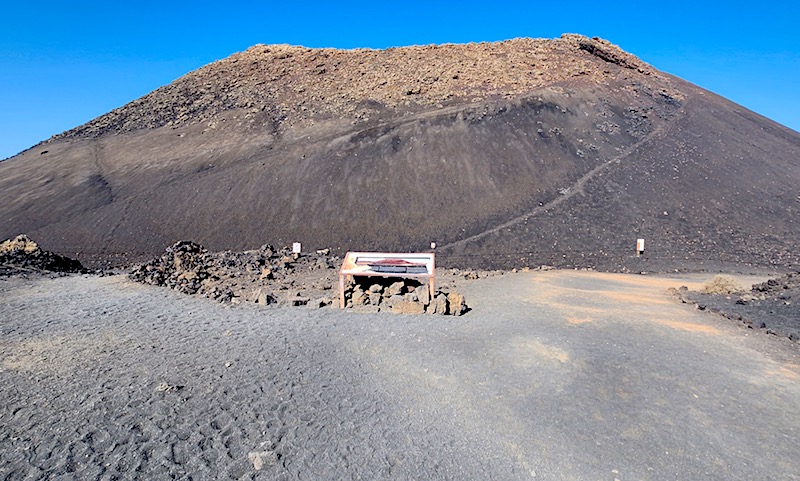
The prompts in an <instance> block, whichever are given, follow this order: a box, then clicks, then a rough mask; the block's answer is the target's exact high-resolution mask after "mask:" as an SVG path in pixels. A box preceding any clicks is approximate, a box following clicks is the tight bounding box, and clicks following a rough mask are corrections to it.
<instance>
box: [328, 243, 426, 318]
mask: <svg viewBox="0 0 800 481" xmlns="http://www.w3.org/2000/svg"><path fill="white" fill-rule="evenodd" d="M434 268H435V266H434V254H433V253H405V254H402V253H393V252H348V253H347V254H346V255H345V256H344V261H342V268H341V269H340V270H339V302H340V304H339V305H340V306H341V307H342V308H344V278H345V277H346V276H381V277H411V278H423V279H428V288H429V290H430V293H431V296H432V295H433V293H434V291H433V277H434Z"/></svg>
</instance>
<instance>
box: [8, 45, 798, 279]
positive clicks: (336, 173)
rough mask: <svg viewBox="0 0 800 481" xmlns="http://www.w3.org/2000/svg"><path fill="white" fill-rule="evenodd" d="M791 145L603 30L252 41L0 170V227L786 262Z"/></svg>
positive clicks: (129, 251) (678, 263)
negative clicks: (370, 42)
mask: <svg viewBox="0 0 800 481" xmlns="http://www.w3.org/2000/svg"><path fill="white" fill-rule="evenodd" d="M798 152H800V134H797V133H796V132H793V131H790V130H788V129H785V128H783V127H781V126H779V125H777V124H775V123H773V122H771V121H769V120H767V119H764V118H762V117H759V116H757V115H755V114H753V113H751V112H748V111H746V110H744V109H742V108H741V107H739V106H736V105H734V104H732V103H730V102H727V101H726V100H724V99H722V98H719V97H717V96H715V95H713V94H710V93H708V92H705V91H703V90H701V89H698V88H696V87H694V86H692V85H690V84H687V83H685V82H683V81H681V80H679V79H675V78H673V77H670V76H669V75H666V74H663V73H660V72H658V71H656V70H655V69H653V68H652V67H650V66H648V65H646V64H644V63H642V62H641V61H639V60H638V59H636V58H635V57H633V56H631V55H629V54H627V53H625V52H622V51H621V50H619V49H618V48H616V47H615V46H613V45H610V44H608V43H607V42H604V41H602V40H596V39H595V40H591V39H588V38H585V37H580V36H575V35H567V36H564V37H562V38H561V39H556V40H530V39H519V40H513V41H508V42H502V43H496V44H470V45H442V46H429V47H407V48H397V49H389V50H385V51H374V50H353V51H339V50H331V49H321V50H312V49H304V48H300V47H288V46H256V47H253V48H251V49H248V50H247V51H245V52H242V53H239V54H236V55H233V56H231V57H229V58H227V59H224V60H221V61H219V62H215V63H213V64H210V65H208V66H206V67H203V68H201V69H199V70H197V71H195V72H192V73H190V74H188V75H186V76H184V77H182V78H181V79H178V80H177V81H175V82H174V83H172V84H170V85H167V86H165V87H162V88H160V89H158V90H156V91H154V92H153V93H151V94H149V95H147V96H145V97H142V98H141V99H138V100H136V101H134V102H132V103H130V104H128V105H126V106H124V107H122V108H120V109H117V110H115V111H112V112H110V113H109V114H106V115H104V116H102V117H99V118H98V119H95V120H94V121H92V122H89V123H88V124H86V125H83V126H80V127H77V128H76V129H73V130H71V131H68V132H65V133H64V134H61V135H58V136H56V137H54V138H53V139H51V140H50V141H48V142H46V143H43V144H41V145H39V146H36V147H35V148H32V149H30V150H28V151H26V152H24V153H22V154H20V155H18V156H16V157H14V158H12V159H9V160H7V161H5V162H2V163H0V192H2V194H0V196H2V202H0V218H2V219H3V223H2V228H0V236H5V237H10V236H12V235H15V234H17V233H19V232H26V233H28V234H29V235H31V236H33V237H34V238H36V239H37V240H40V241H41V243H42V244H43V245H44V246H46V247H47V248H48V249H50V250H55V251H58V252H63V253H69V254H72V255H75V254H76V253H77V252H81V253H82V255H81V258H82V259H87V260H91V259H90V258H89V257H90V256H99V257H101V258H109V257H115V256H119V258H120V259H123V260H127V259H131V258H136V257H137V256H141V255H147V256H150V255H152V254H154V253H157V252H160V251H161V250H162V249H163V248H164V246H166V245H169V244H171V243H172V242H173V241H175V240H177V239H186V238H188V239H192V240H195V241H197V242H199V243H201V244H204V245H206V246H207V247H208V248H210V249H242V248H252V247H257V246H258V245H261V244H263V243H266V242H269V243H273V244H277V245H285V244H286V243H288V242H291V241H295V240H297V241H301V242H303V243H304V244H305V245H306V246H307V247H324V246H332V247H334V248H340V249H345V250H347V249H351V250H352V249H393V250H395V249H397V250H406V249H408V250H411V249H422V248H425V247H427V246H428V244H429V243H430V242H431V241H436V242H437V243H439V245H440V246H441V247H440V248H439V250H438V251H437V252H439V255H440V256H443V257H445V258H447V259H446V260H447V261H449V263H451V264H462V265H481V266H488V265H525V264H531V265H537V264H542V263H550V264H557V265H581V266H594V267H600V268H607V269H622V268H631V267H635V268H640V267H642V266H645V267H642V268H648V267H647V266H650V265H652V266H657V267H655V268H658V269H662V268H668V267H673V266H675V267H686V266H691V265H695V264H697V263H698V262H701V261H703V262H705V261H708V260H713V261H719V260H724V261H732V262H739V263H755V264H757V265H773V264H778V265H781V266H784V267H785V266H787V265H790V264H798V263H799V262H798V258H797V257H796V256H797V254H795V253H796V252H798V249H797V239H798V238H799V237H800V236H798V230H799V229H800V227H798V224H797V209H798V207H800V203H798V201H797V199H796V196H797V195H798V194H800V192H798V188H797V185H800V161H798V157H799V155H798ZM637 237H645V238H646V240H647V243H648V251H647V256H645V258H640V259H635V258H631V256H630V254H631V253H632V248H633V245H634V244H633V243H634V241H635V239H636V238H637ZM648 269H649V268H648Z"/></svg>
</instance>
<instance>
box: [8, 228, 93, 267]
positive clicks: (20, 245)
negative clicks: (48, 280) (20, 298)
mask: <svg viewBox="0 0 800 481" xmlns="http://www.w3.org/2000/svg"><path fill="white" fill-rule="evenodd" d="M84 271H85V269H84V267H83V265H81V263H80V262H79V261H77V260H75V259H70V258H69V257H64V256H60V255H58V254H54V253H52V252H48V251H45V250H42V249H41V248H40V247H39V245H38V244H37V243H36V242H34V241H32V240H31V239H30V238H29V237H28V236H26V235H25V234H20V235H18V236H17V237H15V238H13V239H6V240H5V241H3V243H2V244H0V275H11V274H18V273H25V272H38V273H42V272H62V273H68V272H84Z"/></svg>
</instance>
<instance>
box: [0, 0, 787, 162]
mask: <svg viewBox="0 0 800 481" xmlns="http://www.w3.org/2000/svg"><path fill="white" fill-rule="evenodd" d="M0 12H2V13H1V14H0V159H3V158H6V157H10V156H12V155H15V154H16V153H18V152H20V151H22V150H25V149H27V148H29V147H32V146H33V145H35V144H37V143H38V142H40V141H42V140H45V139H47V138H49V137H50V136H52V135H54V134H58V133H60V132H62V131H64V130H68V129H70V128H72V127H76V126H78V125H80V124H82V123H84V122H87V121H89V120H91V119H93V118H95V117H97V116H99V115H102V114H104V113H106V112H108V111H110V110H112V109H114V108H116V107H119V106H122V105H124V104H125V103H127V102H129V101H131V100H134V99H136V98H138V97H141V96H142V95H145V94H147V93H148V92H150V91H152V90H154V89H156V88H158V87H160V86H162V85H165V84H168V83H169V82H171V81H173V80H174V79H176V78H178V77H180V76H181V75H183V74H185V73H188V72H190V71H192V70H194V69H196V68H198V67H201V66H203V65H205V64H207V63H210V62H213V61H214V60H219V59H221V58H224V57H227V56H228V55H230V54H232V53H234V52H237V51H241V50H244V49H246V48H247V47H249V46H251V45H254V44H257V43H264V44H271V43H288V44H292V45H303V46H306V47H337V48H355V47H370V48H385V47H391V46H404V45H423V44H431V43H466V42H480V41H497V40H505V39H509V38H515V37H534V38H554V37H558V36H560V35H561V34H562V33H580V34H583V35H587V36H590V37H595V36H596V37H601V38H604V39H606V40H609V41H611V42H612V43H615V44H617V45H619V46H620V47H622V48H623V49H624V50H626V51H628V52H630V53H632V54H634V55H637V56H639V57H640V58H641V59H643V60H644V61H646V62H648V63H650V64H652V65H653V66H655V67H656V68H658V69H660V70H663V71H666V72H669V73H672V74H675V75H678V76H680V77H682V78H684V79H686V80H689V81H691V82H693V83H695V84H697V85H700V86H701V87H704V88H707V89H709V90H711V91H713V92H716V93H718V94H720V95H722V96H724V97H727V98H729V99H731V100H733V101H735V102H737V103H739V104H741V105H743V106H745V107H747V108H749V109H751V110H754V111H756V112H758V113H760V114H762V115H765V116H767V117H769V118H771V119H773V120H775V121H777V122H780V123H782V124H784V125H786V126H788V127H790V128H792V129H794V130H797V131H800V89H798V85H800V35H798V34H800V2H797V1H782V2H769V1H766V2H762V3H753V2H747V3H739V2H736V1H735V0H733V1H725V2H716V1H712V2H705V1H694V2H685V1H681V0H676V1H673V2H653V1H645V0H640V1H638V2H600V1H592V2H583V1H576V0H573V1H570V2H558V1H553V0H550V1H547V2H538V1H535V0H534V1H519V2H512V1H508V2H503V1H482V2H473V1H468V0H464V1H459V2H437V1H435V0H429V1H411V0H408V1H403V2H381V1H379V0H371V1H364V2H344V1H342V2H314V1H308V2H287V1H281V2H269V1H262V2H243V1H238V0H228V1H217V2H204V1H201V0H197V1H193V2H183V1H163V0H161V1H158V2H154V1H150V0H137V1H135V2H114V1H108V0H106V1H103V2H93V1H92V2H89V1H80V0H75V1H72V2H63V1H58V2H40V1H36V0H28V1H17V2H4V4H3V7H2V9H0Z"/></svg>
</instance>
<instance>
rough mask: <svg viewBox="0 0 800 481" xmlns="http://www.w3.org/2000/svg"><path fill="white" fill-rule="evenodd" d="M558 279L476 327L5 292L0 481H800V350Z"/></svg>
mask: <svg viewBox="0 0 800 481" xmlns="http://www.w3.org/2000/svg"><path fill="white" fill-rule="evenodd" d="M697 280H698V279H663V278H653V277H644V276H624V275H610V274H597V273H580V272H570V271H555V272H547V273H525V274H515V275H505V276H497V277H492V278H487V279H480V280H477V281H472V282H470V283H467V284H464V285H463V286H459V289H460V290H461V291H462V292H464V293H465V294H466V295H467V299H468V301H469V304H470V305H471V306H472V307H473V311H472V312H470V313H468V314H467V315H466V316H463V317H449V316H446V317H440V316H400V315H391V314H355V313H351V312H343V311H339V310H337V309H322V310H308V309H305V308H272V307H267V308H263V307H261V308H259V307H256V306H248V305H242V306H233V307H230V306H224V305H220V304H216V303H214V302H212V301H208V300H206V299H201V298H193V297H189V296H184V295H181V294H178V293H176V292H174V291H169V290H166V289H161V288H154V287H149V286H143V285H138V284H134V283H131V282H129V281H127V280H126V279H125V278H123V277H105V278H99V277H82V276H72V277H64V278H57V279H46V278H41V279H31V280H25V279H7V280H0V387H1V388H2V390H1V391H0V479H170V478H172V479H228V478H232V479H270V480H272V479H277V480H284V479H285V480H294V479H315V480H319V479H409V480H410V479H453V480H455V479H459V480H461V479H498V480H517V479H520V480H522V479H528V480H530V479H535V480H584V479H586V480H595V479H596V480H609V481H613V480H615V479H618V480H620V481H626V480H664V479H681V480H688V479H704V480H730V479H759V480H768V479H775V480H779V479H780V480H796V479H800V447H798V443H797V439H798V433H800V355H799V353H798V345H797V344H794V343H791V342H790V341H787V340H784V339H779V338H774V337H771V336H768V335H765V334H763V333H760V332H756V331H749V330H747V329H745V328H743V327H741V326H738V325H736V324H734V323H732V322H730V321H726V320H724V319H721V318H718V317H715V316H711V315H708V314H704V313H701V312H698V311H695V310H693V309H692V308H691V307H689V306H687V305H682V304H679V303H677V302H675V301H674V300H673V299H671V298H670V297H669V296H668V295H667V294H666V293H665V290H666V288H667V287H671V286H673V287H677V286H679V285H681V284H687V283H689V282H694V281H697Z"/></svg>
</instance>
